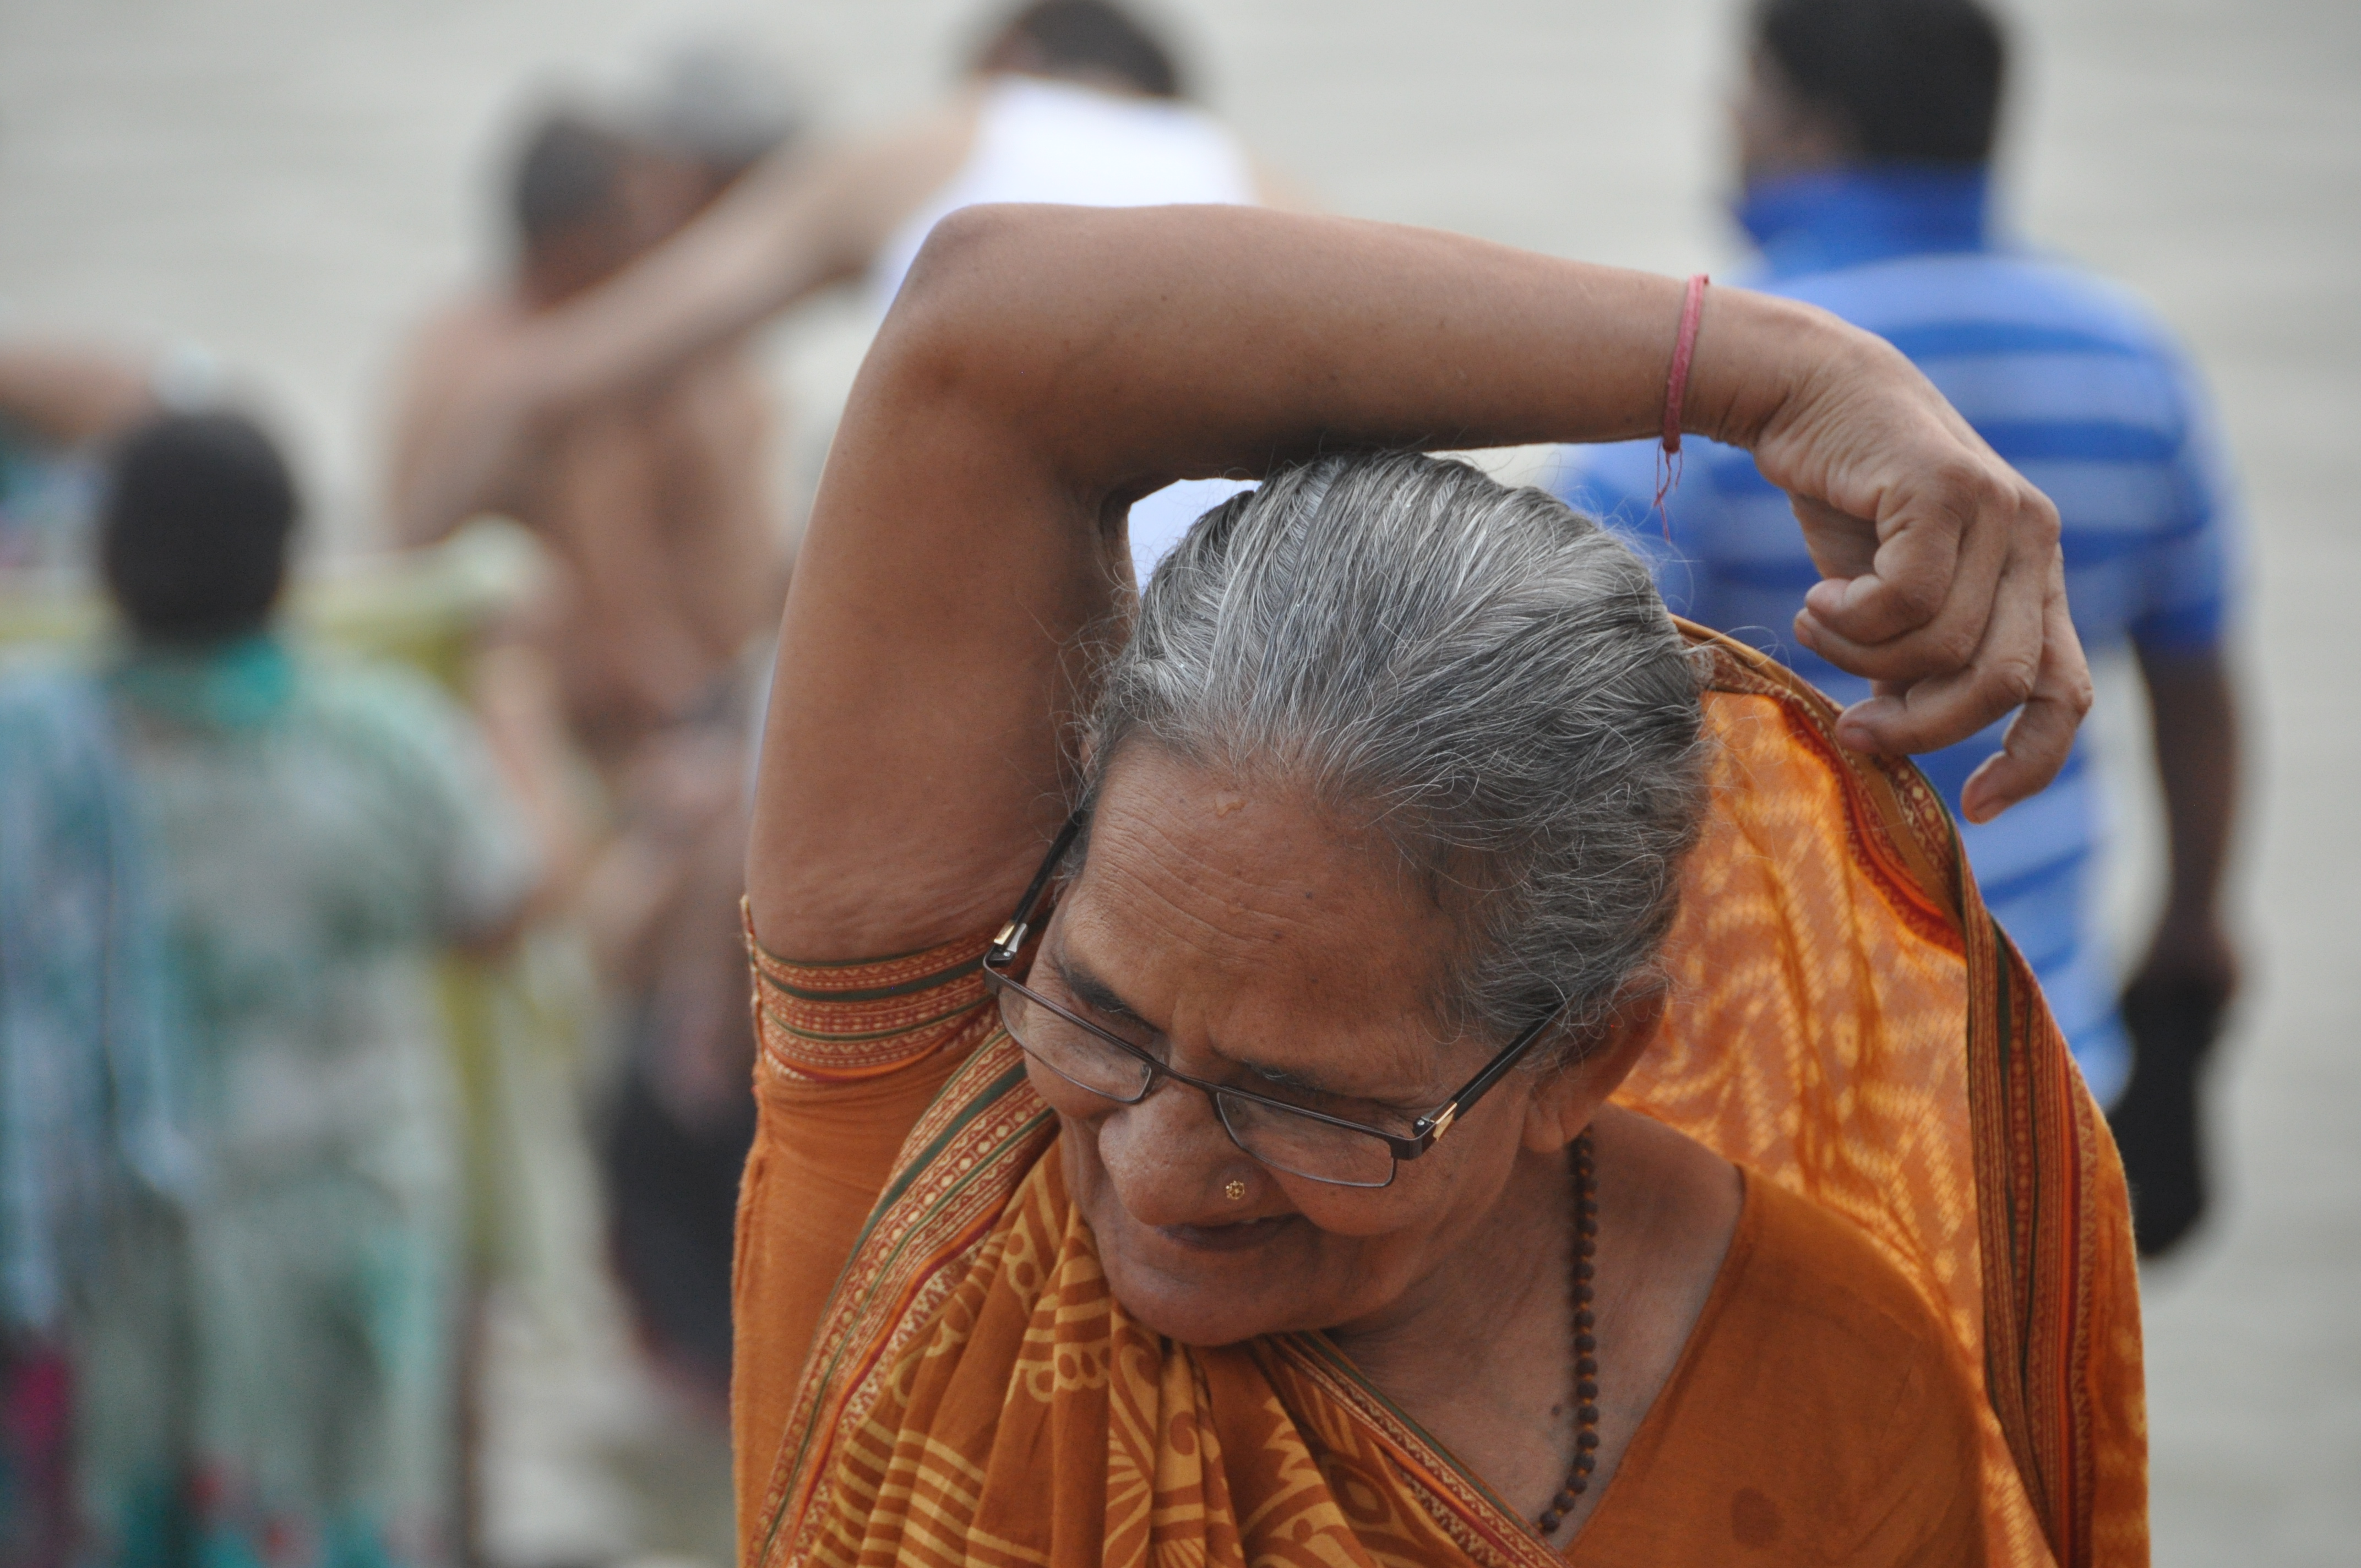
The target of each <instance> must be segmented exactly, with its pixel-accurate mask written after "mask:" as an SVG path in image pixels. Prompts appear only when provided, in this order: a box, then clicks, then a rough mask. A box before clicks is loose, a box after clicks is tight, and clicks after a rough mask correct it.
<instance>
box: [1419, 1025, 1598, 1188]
mask: <svg viewBox="0 0 2361 1568" xmlns="http://www.w3.org/2000/svg"><path fill="white" fill-rule="evenodd" d="M1565 1009H1566V1003H1565V1001H1563V1000H1561V1001H1560V1002H1559V1003H1558V1004H1557V1005H1556V1006H1554V1007H1553V1008H1551V1009H1550V1010H1549V1011H1548V1012H1546V1013H1544V1014H1542V1015H1541V1016H1540V1017H1538V1018H1536V1019H1534V1020H1533V1021H1532V1023H1531V1024H1529V1025H1526V1026H1525V1029H1524V1031H1523V1033H1521V1034H1520V1035H1519V1036H1517V1037H1516V1038H1515V1039H1513V1040H1510V1042H1509V1043H1508V1046H1507V1047H1505V1048H1504V1049H1503V1050H1502V1051H1501V1052H1500V1054H1499V1056H1496V1057H1494V1058H1492V1059H1491V1060H1490V1061H1489V1062H1488V1063H1487V1064H1486V1065H1485V1068H1484V1070H1483V1071H1481V1072H1479V1073H1477V1075H1476V1076H1475V1077H1474V1078H1472V1079H1469V1080H1467V1086H1466V1088H1464V1089H1462V1090H1461V1091H1459V1092H1458V1093H1456V1094H1455V1095H1453V1096H1452V1097H1451V1100H1450V1102H1449V1103H1448V1104H1446V1105H1444V1107H1443V1109H1442V1110H1440V1111H1437V1112H1436V1113H1434V1114H1433V1115H1432V1116H1422V1117H1420V1118H1419V1119H1418V1121H1417V1122H1416V1123H1415V1124H1413V1131H1414V1132H1415V1133H1416V1135H1417V1138H1418V1143H1419V1152H1420V1153H1421V1154H1423V1153H1425V1152H1426V1151H1427V1150H1428V1149H1431V1148H1433V1146H1435V1143H1436V1142H1437V1140H1439V1139H1440V1138H1441V1137H1442V1136H1443V1135H1444V1134H1445V1133H1447V1132H1449V1131H1451V1124H1452V1123H1454V1122H1456V1121H1457V1120H1459V1115H1460V1113H1461V1112H1463V1111H1466V1109H1467V1108H1468V1107H1470V1106H1472V1105H1474V1104H1475V1103H1476V1102H1477V1101H1478V1100H1481V1099H1483V1098H1484V1096H1485V1094H1486V1093H1487V1092H1488V1091H1490V1089H1491V1087H1492V1086H1493V1085H1494V1084H1496V1083H1498V1082H1499V1081H1500V1080H1501V1079H1503V1078H1505V1077H1507V1076H1508V1072H1509V1069H1510V1068H1512V1067H1514V1066H1516V1065H1517V1063H1518V1062H1519V1061H1521V1060H1522V1059H1523V1058H1524V1055H1525V1053H1526V1052H1527V1051H1530V1050H1532V1048H1533V1042H1534V1041H1535V1040H1538V1039H1540V1038H1541V1037H1542V1036H1543V1035H1544V1034H1546V1033H1548V1032H1549V1028H1550V1025H1553V1024H1554V1023H1556V1022H1557V1021H1558V1019H1559V1018H1560V1017H1561V1016H1563V1015H1564V1014H1565Z"/></svg>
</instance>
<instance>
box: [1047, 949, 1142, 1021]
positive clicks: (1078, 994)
mask: <svg viewBox="0 0 2361 1568" xmlns="http://www.w3.org/2000/svg"><path fill="white" fill-rule="evenodd" d="M1049 964H1050V967H1051V968H1053V969H1055V970H1057V971H1058V981H1059V983H1060V984H1061V985H1063V986H1064V987H1065V988H1066V990H1067V992H1069V993H1070V994H1071V995H1072V997H1073V998H1074V1000H1075V1001H1077V1002H1080V1003H1082V1005H1084V1006H1085V1007H1088V1008H1089V1009H1090V1010H1091V1011H1092V1012H1093V1013H1103V1014H1105V1015H1106V1016H1108V1017H1110V1018H1120V1019H1122V1020H1123V1021H1124V1022H1126V1023H1129V1024H1137V1025H1139V1026H1140V1027H1141V1028H1143V1029H1153V1028H1155V1027H1156V1025H1153V1024H1150V1023H1149V1022H1148V1020H1147V1019H1145V1018H1143V1017H1141V1016H1140V1015H1139V1014H1137V1013H1135V1012H1133V1011H1132V1010H1131V1004H1130V1003H1127V1002H1126V1001H1125V1000H1124V999H1123V998H1122V997H1120V996H1118V995H1116V994H1115V987H1113V986H1111V985H1109V984H1108V983H1107V982H1106V981H1103V980H1101V979H1100V978H1099V977H1098V976H1096V975H1094V974H1093V973H1092V972H1091V971H1090V970H1086V969H1084V968H1082V966H1081V965H1080V964H1077V963H1075V962H1073V961H1072V960H1071V959H1069V958H1068V957H1067V956H1066V955H1065V954H1063V953H1058V954H1055V955H1053V956H1052V957H1051V958H1050V959H1049Z"/></svg>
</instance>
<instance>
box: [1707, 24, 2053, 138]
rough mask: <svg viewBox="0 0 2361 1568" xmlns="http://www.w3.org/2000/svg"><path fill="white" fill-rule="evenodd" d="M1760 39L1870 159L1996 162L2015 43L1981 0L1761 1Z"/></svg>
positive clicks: (1789, 75) (1798, 87)
mask: <svg viewBox="0 0 2361 1568" xmlns="http://www.w3.org/2000/svg"><path fill="white" fill-rule="evenodd" d="M1754 36H1755V38H1756V40H1757V41H1758V42H1759V43H1760V44H1761V46H1762V47H1763V49H1766V50H1768V51H1769V53H1770V55H1771V58H1772V60H1773V61H1775V62H1776V63H1777V65H1778V67H1779V69H1780V71H1782V72H1783V73H1784V75H1785V76H1786V78H1787V81H1788V82H1789V83H1790V84H1791V85H1792V86H1793V87H1794V88H1795V91H1796V93H1798V94H1799V95H1800V96H1802V97H1803V98H1804V99H1806V101H1808V102H1810V103H1813V104H1818V105H1819V106H1821V107H1823V108H1827V109H1829V110H1832V111H1834V112H1835V113H1836V114H1838V115H1841V116H1842V117H1843V119H1844V122H1845V124H1846V126H1848V127H1849V128H1850V130H1851V132H1852V134H1853V137H1854V140H1855V142H1856V145H1857V147H1858V148H1859V151H1860V154H1861V157H1862V158H1863V159H1866V160H1868V161H1871V162H1921V163H1982V162H1985V161H1988V160H1989V159H1991V157H1992V150H1993V137H1994V135H1995V134H1996V132H1997V131H1998V128H1999V123H2000V98H2001V85H2002V79H2003V77H2004V74H2005V73H2006V68H2007V54H2008V48H2007V41H2006V39H2005V38H2004V36H2003V34H2002V32H2001V27H2000V23H1999V20H1998V19H1997V18H1996V17H1995V16H1993V14H1992V13H1991V12H1990V11H1988V10H1986V9H1985V8H1984V7H1983V6H1982V5H1978V4H1976V0H1762V3H1761V4H1760V5H1757V7H1756V8H1755V12H1754Z"/></svg>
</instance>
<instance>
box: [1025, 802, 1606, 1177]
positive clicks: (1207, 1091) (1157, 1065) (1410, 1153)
mask: <svg viewBox="0 0 2361 1568" xmlns="http://www.w3.org/2000/svg"><path fill="white" fill-rule="evenodd" d="M1086 819H1087V814H1086V813H1084V812H1080V811H1078V812H1076V813H1074V815H1073V816H1071V817H1068V818H1067V819H1066V826H1065V827H1064V828H1062V829H1061V830H1060V832H1059V834H1058V837H1057V840H1056V841H1055V842H1054V843H1052V844H1051V845H1050V846H1049V854H1048V856H1046V857H1045V858H1044V859H1043V860H1042V861H1041V869H1040V870H1039V871H1038V872H1034V874H1033V881H1032V883H1031V885H1029V886H1028V887H1027V888H1026V890H1025V896H1024V897H1023V898H1022V899H1020V900H1019V901H1018V902H1017V905H1016V914H1014V915H1012V916H1009V918H1008V923H1007V924H1006V925H1005V926H1003V927H1001V928H1000V932H999V934H998V935H997V936H995V937H994V938H993V939H992V946H990V947H989V948H985V949H984V951H983V962H982V965H981V968H982V969H983V978H984V983H985V984H986V985H989V986H991V987H994V989H995V990H997V989H1000V988H1005V989H1007V990H1010V991H1014V992H1016V993H1017V994H1018V995H1019V996H1022V997H1024V998H1025V999H1026V1000H1027V1001H1028V1002H1031V1003H1035V1004H1036V1005H1038V1006H1041V1007H1046V1008H1048V1009H1049V1011H1050V1012H1052V1013H1054V1014H1057V1015H1058V1016H1059V1017H1060V1018H1063V1019H1064V1020H1065V1021H1066V1022H1067V1023H1069V1024H1071V1025H1074V1026H1075V1027H1076V1028H1078V1029H1082V1030H1083V1031H1085V1032H1086V1033H1088V1034H1090V1035H1092V1036H1095V1037H1096V1038H1098V1039H1101V1040H1104V1041H1105V1042H1106V1043H1107V1044H1108V1045H1111V1046H1113V1047H1115V1048H1116V1049H1117V1050H1119V1051H1121V1052H1123V1053H1124V1054H1125V1055H1126V1056H1128V1057H1131V1058H1134V1059H1136V1060H1137V1061H1139V1062H1140V1063H1141V1064H1143V1065H1144V1066H1146V1067H1147V1068H1148V1081H1147V1082H1146V1083H1145V1084H1143V1085H1142V1086H1141V1088H1140V1091H1139V1092H1138V1093H1137V1095H1134V1096H1132V1097H1131V1098H1129V1099H1125V1098H1124V1097H1123V1096H1121V1095H1115V1094H1108V1093H1106V1092H1105V1091H1104V1090H1098V1089H1093V1088H1091V1087H1090V1085H1088V1084H1085V1083H1076V1085H1075V1087H1077V1088H1079V1089H1082V1090H1084V1091H1087V1092H1089V1093H1092V1094H1096V1095H1099V1096H1100V1097H1101V1098H1103V1099H1108V1100H1113V1101H1115V1102H1116V1103H1117V1104H1119V1105H1137V1104H1138V1103H1140V1102H1142V1101H1144V1100H1146V1099H1147V1098H1148V1096H1149V1095H1151V1094H1153V1093H1155V1092H1156V1090H1157V1085H1158V1082H1159V1080H1161V1079H1167V1078H1169V1079H1171V1080H1175V1081H1176V1082H1180V1083H1185V1084H1187V1085H1188V1086H1189V1087H1190V1088H1191V1089H1194V1090H1196V1091H1199V1092H1200V1093H1202V1094H1203V1095H1205V1096H1206V1098H1208V1099H1210V1100H1211V1101H1213V1111H1214V1113H1215V1115H1216V1116H1220V1113H1221V1106H1222V1102H1221V1097H1222V1096H1223V1095H1224V1094H1235V1095H1236V1096H1237V1097H1238V1098H1239V1099H1241V1100H1246V1101H1251V1102H1254V1103H1255V1104H1257V1105H1265V1106H1268V1107H1269V1108H1270V1109H1271V1110H1274V1111H1279V1112H1284V1113H1287V1114H1288V1115H1290V1116H1301V1117H1304V1118H1306V1119H1308V1120H1310V1121H1314V1122H1324V1123H1326V1124H1328V1125H1329V1126H1332V1127H1341V1128H1343V1129H1344V1130H1345V1131H1346V1132H1350V1133H1359V1134H1361V1135H1364V1136H1367V1137H1372V1138H1375V1139H1377V1140H1378V1142H1380V1143H1382V1144H1384V1145H1385V1146H1387V1147H1388V1148H1389V1149H1390V1150H1392V1151H1393V1157H1394V1162H1395V1163H1396V1164H1397V1165H1399V1164H1400V1162H1401V1161H1403V1160H1406V1159H1416V1158H1417V1157H1419V1156H1421V1155H1422V1154H1424V1153H1426V1152H1427V1151H1428V1150H1429V1149H1431V1148H1433V1146H1435V1145H1436V1144H1437V1143H1438V1142H1440V1141H1441V1140H1442V1137H1443V1135H1444V1134H1445V1133H1447V1132H1449V1131H1450V1130H1451V1127H1452V1124H1454V1123H1455V1122H1456V1121H1458V1120H1459V1118H1460V1117H1461V1116H1463V1115H1465V1114H1466V1113H1467V1111H1468V1110H1469V1109H1470V1108H1471V1107H1473V1106H1474V1105H1475V1103H1476V1102H1477V1101H1478V1100H1481V1099H1482V1098H1484V1096H1485V1095H1486V1094H1487V1093H1488V1092H1489V1091H1491V1089H1492V1087H1493V1085H1495V1084H1497V1083H1499V1081H1500V1080H1501V1079H1503V1078H1505V1077H1507V1076H1508V1073H1509V1069H1511V1068H1513V1067H1515V1066H1516V1065H1517V1063H1518V1062H1519V1061H1521V1060H1522V1059H1523V1058H1524V1056H1525V1055H1526V1053H1527V1052H1529V1051H1531V1050H1532V1047H1533V1043H1534V1042H1535V1041H1536V1040H1539V1039H1540V1038H1541V1037H1542V1036H1543V1034H1544V1033H1546V1032H1547V1031H1548V1029H1549V1027H1550V1025H1552V1024H1554V1023H1555V1022H1557V1020H1558V1018H1559V1017H1560V1016H1561V1015H1562V1014H1564V1013H1565V1007H1566V1004H1565V1002H1563V1001H1561V1002H1560V1003H1558V1004H1557V1005H1556V1006H1554V1007H1553V1008H1551V1009H1550V1010H1549V1011H1548V1012H1546V1013H1544V1014H1542V1015H1541V1016H1540V1017H1539V1018H1536V1019H1534V1020H1533V1021H1532V1023H1531V1024H1529V1025H1526V1026H1525V1027H1524V1028H1523V1029H1522V1030H1521V1031H1520V1032H1519V1033H1518V1035H1517V1037H1516V1038H1515V1039H1513V1040H1510V1042H1509V1043H1508V1045H1506V1046H1505V1047H1502V1048H1501V1050H1500V1053H1499V1055H1498V1056H1496V1057H1494V1058H1492V1059H1491V1060H1490V1061H1488V1062H1487V1063H1485V1064H1484V1068H1483V1070H1482V1071H1480V1072H1478V1073H1477V1075H1476V1076H1475V1077H1473V1078H1471V1079H1469V1080H1467V1081H1466V1083H1464V1084H1462V1085H1460V1086H1459V1089H1458V1091H1456V1092H1455V1093H1454V1094H1452V1095H1451V1096H1450V1097H1449V1098H1448V1099H1446V1100H1445V1101H1444V1102H1443V1104H1442V1105H1441V1106H1440V1107H1439V1108H1437V1109H1436V1110H1435V1111H1434V1112H1433V1113H1431V1114H1429V1115H1424V1116H1421V1117H1419V1118H1418V1119H1417V1120H1416V1121H1415V1122H1412V1123H1411V1130H1410V1132H1409V1134H1408V1135H1403V1134H1400V1133H1389V1132H1388V1131H1386V1130H1385V1129H1384V1128H1383V1127H1372V1126H1370V1125H1368V1124H1367V1123H1364V1122H1355V1121H1350V1120H1347V1119H1346V1118H1345V1117H1343V1116H1331V1115H1329V1114H1328V1113H1325V1112H1323V1111H1313V1110H1310V1109H1308V1108H1306V1107H1304V1106H1301V1105H1291V1104H1290V1103H1288V1102H1286V1101H1284V1100H1275V1099H1273V1098H1271V1097H1270V1096H1269V1095H1267V1094H1257V1093H1256V1092H1255V1091H1253V1090H1251V1089H1240V1088H1238V1087H1236V1086H1235V1085H1234V1084H1227V1083H1208V1082H1206V1081H1205V1080H1202V1079H1199V1078H1191V1077H1190V1076H1189V1075H1188V1074H1187V1073H1185V1072H1179V1071H1176V1070H1175V1069H1172V1068H1171V1067H1170V1066H1168V1065H1166V1064H1165V1063H1163V1062H1160V1061H1159V1060H1157V1059H1156V1058H1154V1057H1152V1056H1150V1055H1148V1052H1146V1051H1144V1050H1142V1049H1140V1048H1139V1047H1137V1046H1135V1045H1133V1044H1132V1043H1131V1042H1130V1041H1129V1040H1126V1039H1125V1038H1124V1037H1123V1036H1120V1035H1116V1034H1113V1033H1111V1032H1109V1031H1108V1030H1105V1029H1103V1028H1101V1027H1099V1026H1098V1025H1096V1024H1093V1023H1092V1022H1091V1021H1090V1020H1089V1019H1087V1018H1081V1017H1077V1016H1075V1014H1073V1012H1072V1011H1071V1009H1069V1008H1066V1007H1063V1006H1060V1004H1059V1003H1055V1002H1052V1001H1050V1000H1049V998H1048V997H1046V996H1044V995H1042V994H1041V993H1040V992H1038V991H1035V990H1033V989H1032V988H1031V987H1029V986H1027V985H1026V984H1025V983H1024V982H1023V981H1019V980H1017V979H1016V977H1015V976H1013V975H1011V974H1009V973H1008V972H1007V966H1008V965H1010V964H1012V963H1014V962H1016V954H1017V952H1018V950H1019V949H1020V948H1023V947H1024V946H1025V941H1026V938H1027V937H1028V936H1030V935H1031V932H1032V923H1033V917H1034V916H1035V914H1036V912H1037V911H1038V906H1039V905H1040V902H1041V895H1042V894H1043V893H1044V892H1046V891H1047V890H1048V888H1049V879H1050V878H1051V877H1053V876H1055V875H1056V874H1057V871H1058V863H1059V862H1060V861H1063V860H1064V859H1065V858H1066V851H1067V850H1071V849H1072V848H1073V845H1074V840H1075V839H1076V838H1078V837H1079V836H1080V835H1081V833H1082V824H1083V822H1084V821H1085V820H1086ZM1017 1044H1018V1045H1019V1046H1020V1047H1021V1046H1022V1045H1023V1044H1024V1042H1023V1041H1021V1040H1020V1041H1018V1042H1017ZM1028 1054H1029V1053H1028ZM1045 1065H1046V1064H1045ZM1050 1070H1051V1071H1053V1072H1055V1071H1058V1069H1056V1068H1054V1067H1052V1068H1051V1069H1050ZM1059 1076H1060V1077H1061V1078H1062V1077H1064V1076H1065V1074H1064V1073H1062V1072H1060V1073H1059ZM1070 1081H1071V1080H1070ZM1222 1126H1223V1129H1224V1131H1228V1130H1229V1122H1228V1120H1227V1118H1223V1119H1222ZM1230 1141H1231V1142H1233V1143H1236V1142H1237V1135H1236V1134H1235V1133H1231V1135H1230ZM1239 1148H1240V1149H1241V1150H1242V1151H1243V1152H1245V1153H1246V1154H1247V1155H1248V1156H1250V1157H1254V1158H1255V1159H1257V1160H1259V1159H1260V1158H1261V1157H1260V1156H1259V1155H1256V1154H1255V1153H1254V1151H1253V1150H1252V1149H1248V1148H1246V1146H1245V1145H1243V1144H1240V1145H1239ZM1294 1174H1296V1175H1299V1176H1303V1177H1304V1179H1306V1180H1307V1181H1326V1182H1328V1183H1329V1184H1330V1185H1331V1186H1336V1187H1360V1186H1370V1185H1375V1186H1385V1185H1389V1184H1390V1183H1391V1181H1392V1179H1393V1178H1392V1177H1391V1176H1388V1177H1387V1179H1386V1181H1385V1182H1381V1183H1376V1184H1369V1183H1363V1182H1351V1181H1337V1180H1335V1179H1333V1178H1330V1177H1323V1176H1309V1175H1305V1173H1303V1172H1301V1171H1297V1172H1295V1173H1294Z"/></svg>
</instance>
